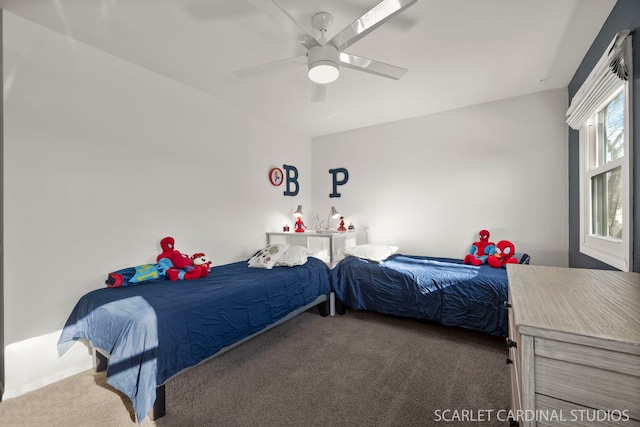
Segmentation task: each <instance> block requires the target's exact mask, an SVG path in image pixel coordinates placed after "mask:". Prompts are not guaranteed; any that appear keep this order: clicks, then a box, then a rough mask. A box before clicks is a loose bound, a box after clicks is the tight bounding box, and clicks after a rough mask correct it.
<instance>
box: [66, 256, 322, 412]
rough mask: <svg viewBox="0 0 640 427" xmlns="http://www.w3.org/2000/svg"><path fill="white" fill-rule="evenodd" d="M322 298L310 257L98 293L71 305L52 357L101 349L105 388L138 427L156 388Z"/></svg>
mask: <svg viewBox="0 0 640 427" xmlns="http://www.w3.org/2000/svg"><path fill="white" fill-rule="evenodd" d="M329 292H330V285H329V270H328V268H327V266H326V265H325V264H324V263H323V262H322V261H320V260H319V259H317V258H313V257H309V259H308V261H307V262H306V263H305V264H304V265H301V266H296V267H275V268H273V269H271V270H266V269H259V268H249V267H247V262H246V261H242V262H237V263H233V264H227V265H223V266H218V267H214V268H213V269H212V271H211V273H210V274H209V276H208V277H206V278H202V279H197V280H187V281H178V282H172V281H169V280H164V281H159V282H153V283H147V284H141V285H138V286H130V287H122V288H111V289H109V288H104V289H98V290H96V291H93V292H90V293H88V294H86V295H85V296H83V297H82V298H81V299H80V300H79V301H78V303H77V304H76V306H75V308H74V309H73V311H72V313H71V315H70V316H69V319H68V320H67V323H66V325H65V327H64V329H63V330H62V334H61V336H60V339H59V341H58V351H59V353H60V354H63V353H64V352H65V351H66V350H67V349H68V348H69V347H70V346H71V345H72V344H73V342H74V341H75V340H77V339H81V338H84V339H87V340H89V341H91V343H92V344H93V346H94V347H96V348H99V349H102V350H105V351H107V352H108V353H109V354H110V358H109V364H108V368H107V383H108V384H110V385H111V386H113V387H115V388H116V389H118V390H120V391H122V392H123V393H125V394H126V395H127V396H129V398H130V399H131V401H132V403H133V407H134V409H135V412H136V417H137V420H138V423H140V422H142V420H143V419H144V417H145V416H146V415H147V414H148V413H149V411H150V410H151V408H152V407H153V403H154V401H155V398H156V386H157V385H160V384H162V383H164V382H165V381H166V380H168V379H169V378H170V377H172V376H173V375H175V374H176V373H178V372H180V371H181V370H183V369H186V368H189V367H191V366H194V365H196V364H198V363H199V362H201V361H203V360H205V359H207V358H208V357H210V356H211V355H213V354H215V353H216V352H218V351H219V350H220V349H222V348H224V347H226V346H229V345H232V344H234V343H236V342H238V341H240V340H242V339H243V338H246V337H247V336H250V335H252V334H254V333H256V332H259V331H261V330H262V329H264V328H266V327H267V326H269V325H271V324H272V323H274V322H277V321H278V320H280V319H282V318H284V317H286V316H287V315H288V314H289V313H291V312H292V311H295V310H296V309H298V308H300V307H303V306H305V305H307V304H309V303H311V302H313V301H314V300H315V299H316V298H317V297H319V296H320V295H323V294H328V293H329Z"/></svg>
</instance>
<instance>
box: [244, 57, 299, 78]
mask: <svg viewBox="0 0 640 427" xmlns="http://www.w3.org/2000/svg"><path fill="white" fill-rule="evenodd" d="M306 63H307V57H306V55H302V56H294V57H293V58H285V59H279V60H277V61H273V62H267V63H265V64H260V65H254V66H253V67H248V68H243V69H241V70H236V71H234V72H233V74H234V75H235V76H236V77H239V78H241V79H244V78H247V77H253V76H255V75H258V74H261V73H265V72H267V71H271V70H276V69H278V68H282V67H285V66H287V65H290V64H301V65H302V64H306Z"/></svg>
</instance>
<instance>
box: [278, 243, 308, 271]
mask: <svg viewBox="0 0 640 427" xmlns="http://www.w3.org/2000/svg"><path fill="white" fill-rule="evenodd" d="M311 254H312V252H311V251H310V250H309V249H307V248H305V247H304V246H291V247H290V248H289V249H287V251H286V252H285V253H284V254H283V255H282V257H281V258H280V259H279V260H278V261H277V262H276V265H284V266H286V267H293V266H295V265H302V264H304V263H305V262H307V257H308V256H309V255H311Z"/></svg>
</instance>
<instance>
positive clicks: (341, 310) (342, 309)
mask: <svg viewBox="0 0 640 427" xmlns="http://www.w3.org/2000/svg"><path fill="white" fill-rule="evenodd" d="M346 311H347V310H346V308H345V306H344V303H343V302H342V301H341V300H340V298H337V297H336V313H338V314H340V315H343V314H344V313H345V312H346Z"/></svg>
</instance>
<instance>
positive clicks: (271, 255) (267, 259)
mask: <svg viewBox="0 0 640 427" xmlns="http://www.w3.org/2000/svg"><path fill="white" fill-rule="evenodd" d="M289 246H291V245H288V244H270V245H267V247H265V248H264V249H260V250H259V251H258V252H256V253H255V255H254V256H252V257H251V258H250V259H249V262H248V264H249V267H252V268H266V269H272V268H273V266H274V265H275V264H276V262H278V260H279V259H280V258H282V255H284V253H285V252H286V251H287V249H289Z"/></svg>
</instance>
